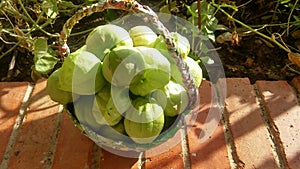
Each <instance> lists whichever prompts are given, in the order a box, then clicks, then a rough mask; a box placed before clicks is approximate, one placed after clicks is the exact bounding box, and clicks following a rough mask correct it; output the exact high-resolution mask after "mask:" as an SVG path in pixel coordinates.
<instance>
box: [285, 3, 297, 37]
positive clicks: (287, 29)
mask: <svg viewBox="0 0 300 169" xmlns="http://www.w3.org/2000/svg"><path fill="white" fill-rule="evenodd" d="M298 1H299V0H296V2H295V4H294V5H293V7H292V9H291V12H290V14H289V17H288V24H287V28H286V34H287V35H289V30H290V28H289V27H290V20H291V17H292V14H293V12H294V10H295V7H296V5H297V3H298Z"/></svg>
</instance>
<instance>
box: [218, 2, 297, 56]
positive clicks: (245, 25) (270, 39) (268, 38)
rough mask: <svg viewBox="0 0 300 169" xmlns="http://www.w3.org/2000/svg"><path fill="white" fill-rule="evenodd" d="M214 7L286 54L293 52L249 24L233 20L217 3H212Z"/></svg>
mask: <svg viewBox="0 0 300 169" xmlns="http://www.w3.org/2000/svg"><path fill="white" fill-rule="evenodd" d="M212 5H213V6H215V7H216V8H218V9H219V10H220V11H221V12H222V13H223V14H225V15H226V16H227V17H228V18H229V19H230V20H232V21H234V22H236V23H238V24H240V25H242V26H243V27H245V28H247V29H249V30H250V31H252V32H254V33H256V34H257V35H260V36H261V37H263V38H265V39H267V40H269V41H271V42H273V43H275V44H276V45H277V46H278V47H280V48H281V49H283V50H284V51H286V52H288V53H289V52H291V50H290V49H289V48H287V47H285V46H283V45H282V44H281V43H279V42H278V41H277V40H276V39H275V38H273V37H269V36H267V35H265V34H263V33H261V32H259V31H257V29H253V28H252V27H250V26H248V25H247V24H245V23H243V22H241V21H239V20H237V19H235V18H233V17H232V16H231V15H230V14H229V13H227V12H226V11H225V10H224V9H222V8H221V7H220V5H218V4H215V3H212Z"/></svg>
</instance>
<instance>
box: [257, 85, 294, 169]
mask: <svg viewBox="0 0 300 169" xmlns="http://www.w3.org/2000/svg"><path fill="white" fill-rule="evenodd" d="M257 86H258V88H259V91H260V93H261V95H262V97H263V100H264V102H265V106H266V109H267V111H268V112H269V113H270V116H271V118H272V119H273V121H274V124H275V125H276V126H277V129H278V131H279V136H280V138H281V141H282V144H283V146H284V149H285V154H286V158H287V161H288V164H289V166H290V168H291V169H296V168H297V169H298V168H300V134H299V133H300V123H299V119H300V114H299V112H300V106H299V103H298V101H297V97H296V94H295V93H294V91H293V89H292V88H291V86H290V85H289V84H288V83H287V82H286V81H273V82H271V81H258V82H257Z"/></svg>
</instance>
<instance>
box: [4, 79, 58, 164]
mask: <svg viewBox="0 0 300 169" xmlns="http://www.w3.org/2000/svg"><path fill="white" fill-rule="evenodd" d="M45 86H46V81H40V82H39V83H37V84H36V85H35V88H34V90H33V93H32V95H31V99H30V100H29V102H30V105H29V107H28V111H27V114H26V116H25V117H24V120H23V125H22V127H21V128H20V130H21V132H20V134H19V135H18V137H17V140H16V143H15V146H14V148H13V151H12V152H13V155H12V156H11V159H10V163H9V166H8V167H9V168H11V169H13V168H16V169H19V168H31V167H32V166H33V165H34V166H35V167H36V168H45V166H47V165H49V162H51V161H50V158H51V156H52V154H53V152H51V147H52V145H53V139H54V137H55V132H56V129H57V125H56V124H57V121H58V104H57V103H55V102H53V101H51V99H50V98H49V96H48V95H47V93H46V91H45ZM45 110H47V111H45ZM28 159H30V160H28Z"/></svg>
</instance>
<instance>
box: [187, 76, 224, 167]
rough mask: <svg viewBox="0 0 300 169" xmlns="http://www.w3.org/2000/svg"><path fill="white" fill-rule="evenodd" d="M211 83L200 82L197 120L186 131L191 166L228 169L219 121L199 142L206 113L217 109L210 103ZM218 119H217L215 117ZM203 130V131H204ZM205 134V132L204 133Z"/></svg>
mask: <svg viewBox="0 0 300 169" xmlns="http://www.w3.org/2000/svg"><path fill="white" fill-rule="evenodd" d="M211 92H212V89H211V85H210V83H209V82H208V81H204V82H203V83H202V84H201V87H200V90H199V93H200V105H201V107H200V111H199V113H198V116H197V120H196V122H195V124H194V125H193V127H191V128H190V131H189V133H188V141H189V145H190V157H191V162H192V168H199V169H200V168H211V167H212V164H213V167H214V168H219V169H228V168H230V165H229V159H228V154H227V149H226V142H225V137H224V134H223V128H222V126H221V124H220V123H221V122H219V125H218V126H217V128H216V130H215V131H214V132H213V134H212V135H211V136H208V139H207V140H203V141H201V142H200V140H199V139H200V138H199V136H200V133H201V131H202V130H201V129H202V128H203V127H204V125H208V124H205V120H206V118H207V117H208V113H216V114H218V112H217V109H216V108H213V107H212V103H211V98H212V97H211ZM210 120H214V119H210ZM217 120H218V121H219V119H217ZM204 132H205V131H204ZM205 134H207V133H205ZM203 137H204V136H203Z"/></svg>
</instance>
